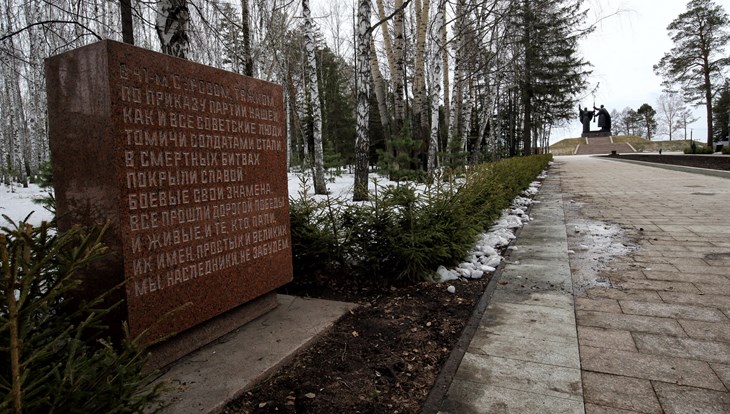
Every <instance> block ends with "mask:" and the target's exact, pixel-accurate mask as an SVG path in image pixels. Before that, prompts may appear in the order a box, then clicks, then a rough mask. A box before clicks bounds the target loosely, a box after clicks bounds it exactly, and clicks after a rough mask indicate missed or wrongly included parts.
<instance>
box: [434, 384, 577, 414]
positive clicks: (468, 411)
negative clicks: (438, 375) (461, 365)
mask: <svg viewBox="0 0 730 414" xmlns="http://www.w3.org/2000/svg"><path fill="white" fill-rule="evenodd" d="M439 412H440V413H443V414H477V413H495V414H496V413H521V414H544V413H561V414H563V413H564V414H583V413H584V410H583V401H582V400H581V401H576V400H571V399H566V398H556V397H552V396H549V395H539V394H534V393H530V392H525V391H520V390H513V389H509V388H504V387H499V386H495V385H484V384H480V383H473V382H470V381H463V380H458V379H454V381H453V382H452V383H451V386H450V387H449V392H448V394H447V397H446V399H445V401H444V402H443V404H442V406H441V410H440V411H439Z"/></svg>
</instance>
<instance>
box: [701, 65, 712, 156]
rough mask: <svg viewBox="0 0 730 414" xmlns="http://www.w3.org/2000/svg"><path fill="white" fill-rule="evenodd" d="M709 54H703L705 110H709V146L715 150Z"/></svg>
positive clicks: (707, 116)
mask: <svg viewBox="0 0 730 414" xmlns="http://www.w3.org/2000/svg"><path fill="white" fill-rule="evenodd" d="M708 54H709V52H708V53H703V56H702V60H703V65H702V72H703V75H704V79H705V102H706V104H705V108H706V109H707V115H706V118H707V146H708V147H710V148H713V146H712V139H713V135H714V131H713V129H712V82H711V81H710V62H709V57H708Z"/></svg>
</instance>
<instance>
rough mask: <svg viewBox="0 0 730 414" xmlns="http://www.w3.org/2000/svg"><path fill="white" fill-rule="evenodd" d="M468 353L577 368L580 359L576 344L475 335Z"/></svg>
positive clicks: (479, 333) (483, 334)
mask: <svg viewBox="0 0 730 414" xmlns="http://www.w3.org/2000/svg"><path fill="white" fill-rule="evenodd" d="M469 352H471V353H473V354H477V355H490V356H494V357H502V358H511V359H517V360H520V361H528V362H536V363H539V364H549V365H556V366H561V367H568V368H577V369H579V368H580V356H579V354H578V346H577V344H575V343H565V342H553V341H546V340H543V339H534V338H524V337H517V336H505V335H496V334H485V333H484V332H477V334H476V335H474V337H473V338H472V340H471V343H470V345H469Z"/></svg>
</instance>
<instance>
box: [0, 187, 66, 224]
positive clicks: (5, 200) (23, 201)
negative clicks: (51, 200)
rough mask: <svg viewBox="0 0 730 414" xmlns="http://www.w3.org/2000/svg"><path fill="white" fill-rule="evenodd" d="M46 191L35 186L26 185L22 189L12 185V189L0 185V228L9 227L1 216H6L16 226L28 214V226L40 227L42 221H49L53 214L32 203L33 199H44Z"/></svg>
mask: <svg viewBox="0 0 730 414" xmlns="http://www.w3.org/2000/svg"><path fill="white" fill-rule="evenodd" d="M46 193H47V191H46V190H45V189H43V188H40V187H38V185H36V184H28V188H23V186H19V185H16V184H14V185H13V186H12V187H11V186H8V185H5V184H0V226H3V227H5V226H9V225H10V223H9V222H8V221H7V220H5V218H4V217H2V215H5V216H8V217H9V218H10V219H11V220H13V221H14V222H15V223H16V224H17V223H18V222H19V221H21V220H24V219H25V218H26V216H28V214H30V213H33V214H32V215H31V216H30V218H28V224H31V225H33V226H40V224H41V222H43V221H51V220H52V219H53V214H51V212H50V211H48V210H46V209H45V208H43V206H41V205H40V204H36V203H34V202H33V200H34V199H37V198H41V197H44V196H45V195H46Z"/></svg>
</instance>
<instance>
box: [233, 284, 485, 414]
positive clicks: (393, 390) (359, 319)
mask: <svg viewBox="0 0 730 414" xmlns="http://www.w3.org/2000/svg"><path fill="white" fill-rule="evenodd" d="M488 282H489V279H487V278H486V277H485V278H484V279H481V280H470V281H459V280H456V281H451V282H449V283H448V284H445V283H432V282H423V283H419V284H416V285H411V286H401V287H389V288H385V289H383V288H374V287H358V286H353V285H352V283H340V284H335V283H331V282H327V281H326V280H325V279H324V278H322V279H316V278H310V280H305V281H295V282H292V283H291V284H289V285H287V286H285V287H284V288H282V290H281V293H286V294H292V295H298V296H311V297H318V298H324V299H333V300H341V301H350V302H356V303H359V304H361V306H360V307H358V308H357V309H355V310H353V311H352V312H350V313H349V314H347V315H345V316H344V317H343V318H341V319H340V320H339V321H338V322H337V323H336V324H335V326H334V327H333V328H332V329H331V330H330V331H329V332H328V333H326V334H325V335H324V336H323V337H321V338H319V339H318V340H317V341H316V342H315V343H314V344H313V345H312V346H311V347H310V348H309V349H307V350H306V351H304V352H302V353H300V354H299V355H297V356H296V357H294V359H293V360H292V361H291V362H290V363H289V364H288V365H286V366H284V367H282V368H281V369H280V370H279V371H277V372H276V373H274V374H273V375H272V376H271V377H270V378H269V379H268V380H266V381H264V382H262V383H259V384H258V385H256V386H255V387H254V388H253V389H251V390H249V391H248V392H246V393H244V395H243V396H242V397H241V398H239V399H238V400H235V401H233V402H231V403H229V404H228V406H227V407H226V408H225V410H224V411H223V412H224V413H368V414H374V413H389V414H393V413H419V412H421V406H422V404H423V402H424V401H425V399H426V397H427V396H428V393H429V392H430V391H431V388H432V387H433V384H434V382H435V380H436V377H437V376H438V373H439V370H440V369H441V366H442V365H443V364H444V362H445V361H446V359H447V358H448V356H449V353H450V352H451V349H452V348H453V347H454V344H455V343H456V342H457V340H458V339H459V336H460V335H461V332H462V330H463V328H464V326H465V325H466V323H467V321H468V320H469V317H470V316H471V314H472V311H473V309H474V307H475V305H476V303H477V302H478V301H479V298H480V297H481V295H482V293H483V292H484V289H485V288H486V286H487V284H488ZM449 284H452V285H454V286H455V287H456V293H454V294H450V293H448V292H447V291H446V288H447V286H448V285H449Z"/></svg>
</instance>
